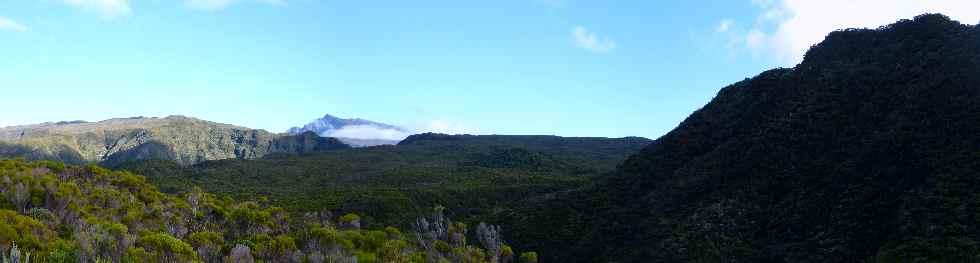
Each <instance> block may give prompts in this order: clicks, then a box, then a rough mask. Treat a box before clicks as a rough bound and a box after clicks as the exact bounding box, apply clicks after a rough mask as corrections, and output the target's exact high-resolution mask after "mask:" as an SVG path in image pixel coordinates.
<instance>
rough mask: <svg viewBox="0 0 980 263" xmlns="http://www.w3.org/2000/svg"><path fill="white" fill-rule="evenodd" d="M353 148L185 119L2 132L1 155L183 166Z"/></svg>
mask: <svg viewBox="0 0 980 263" xmlns="http://www.w3.org/2000/svg"><path fill="white" fill-rule="evenodd" d="M343 148H349V146H348V145H346V144H344V143H342V142H340V141H338V140H337V139H334V138H323V137H319V136H317V135H316V134H313V133H298V134H293V135H287V134H276V133H270V132H267V131H265V130H257V129H250V128H245V127H240V126H235V125H229V124H222V123H216V122H210V121H205V120H200V119H196V118H191V117H185V116H168V117H165V118H147V117H134V118H119V119H109V120H104V121H99V122H84V121H72V122H56V123H43V124H34V125H23V126H12V127H6V128H0V156H11V157H12V156H23V157H25V158H27V159H56V160H62V161H65V162H69V163H88V162H100V163H107V164H113V163H119V162H124V161H129V160H144V159H165V160H173V161H175V162H177V163H179V164H182V165H190V164H196V163H199V162H203V161H207V160H220V159H232V158H235V159H255V158H259V157H262V156H265V155H268V154H270V153H291V154H305V153H311V152H316V151H325V150H332V149H343Z"/></svg>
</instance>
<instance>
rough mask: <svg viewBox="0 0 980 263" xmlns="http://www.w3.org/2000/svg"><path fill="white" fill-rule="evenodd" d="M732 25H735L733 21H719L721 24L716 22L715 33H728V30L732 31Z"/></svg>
mask: <svg viewBox="0 0 980 263" xmlns="http://www.w3.org/2000/svg"><path fill="white" fill-rule="evenodd" d="M732 25H735V20H733V19H724V20H721V22H718V27H716V28H715V31H717V32H719V33H725V32H728V30H729V29H732Z"/></svg>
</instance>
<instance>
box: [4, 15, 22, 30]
mask: <svg viewBox="0 0 980 263" xmlns="http://www.w3.org/2000/svg"><path fill="white" fill-rule="evenodd" d="M27 30H28V28H27V26H24V25H21V24H20V23H17V22H16V21H14V20H11V19H10V18H6V17H2V16H0V31H19V32H23V31H27Z"/></svg>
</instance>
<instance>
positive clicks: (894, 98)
mask: <svg viewBox="0 0 980 263" xmlns="http://www.w3.org/2000/svg"><path fill="white" fill-rule="evenodd" d="M978 101H980V29H978V27H977V26H970V25H963V24H960V23H958V22H955V21H952V20H950V19H949V18H947V17H945V16H943V15H936V14H930V15H922V16H918V17H916V18H915V19H914V20H903V21H899V22H897V23H895V24H892V25H888V26H884V27H881V28H879V29H848V30H842V31H837V32H834V33H831V34H830V35H829V36H827V38H826V39H825V40H824V41H823V42H821V43H820V44H817V45H816V46H814V47H813V48H812V49H811V50H810V51H809V52H808V53H807V54H806V58H805V59H804V61H803V62H802V63H801V64H799V65H797V66H796V67H794V68H790V69H775V70H770V71H767V72H764V73H762V74H760V75H758V76H756V77H754V78H751V79H747V80H745V81H741V82H738V83H735V84H733V85H731V86H728V87H725V88H724V89H722V90H721V91H720V92H719V93H718V95H717V96H716V97H715V98H714V99H713V100H712V101H711V102H710V103H708V104H707V105H706V106H704V108H702V109H700V110H698V111H696V112H694V113H693V114H692V115H691V116H690V117H688V118H687V119H686V120H685V121H684V122H682V123H681V124H680V125H679V126H678V127H677V128H676V129H674V130H673V131H671V132H670V133H668V134H667V135H665V136H664V137H662V138H660V139H658V140H656V141H655V142H654V143H653V144H651V145H650V146H648V147H646V148H645V149H643V150H642V151H641V152H640V153H638V154H636V155H634V156H632V157H630V158H629V160H627V161H626V162H625V163H624V164H623V166H622V168H621V169H620V171H619V172H618V173H617V174H616V175H614V176H610V177H605V178H602V179H601V180H599V182H597V183H595V184H593V185H590V186H589V187H586V188H583V189H580V190H578V191H574V192H569V193H563V194H560V195H558V196H553V197H548V198H538V199H535V201H534V202H527V203H526V204H527V205H526V206H524V207H523V208H522V209H518V210H516V211H514V212H513V213H503V214H504V215H503V216H501V220H511V221H512V222H511V223H505V224H504V225H505V226H513V227H516V229H515V228H510V229H512V230H514V233H515V234H514V236H512V237H514V238H515V240H516V241H517V242H516V243H517V244H521V245H522V246H524V247H525V248H534V249H536V250H538V251H541V252H542V254H543V255H544V259H545V260H547V261H549V262H551V261H560V262H596V261H620V262H977V261H980V258H978V257H980V254H978V253H977V251H980V245H978V244H980V242H978V241H980V228H977V227H976V226H977V224H976V222H977V219H978V218H980V209H977V208H980V195H978V194H977V191H976V189H978V188H980V177H977V174H978V172H980V162H978V160H980V158H978V157H980V151H978V148H977V145H980V136H978V134H980V104H978V103H977V102H978ZM535 222H546V223H540V224H534V223H535Z"/></svg>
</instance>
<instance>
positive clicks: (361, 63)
mask: <svg viewBox="0 0 980 263" xmlns="http://www.w3.org/2000/svg"><path fill="white" fill-rule="evenodd" d="M834 1H837V0H831V2H834ZM823 2H824V3H826V1H823ZM837 2H840V5H841V6H843V7H840V8H843V9H844V10H845V11H843V12H842V11H841V10H840V8H838V9H837V10H834V9H828V8H822V6H824V7H825V6H826V5H818V6H812V5H813V4H810V3H807V2H806V1H799V0H785V1H781V0H744V1H740V0H734V1H733V0H725V1H714V0H703V1H574V0H523V1H504V0H502V1H315V0H189V1H178V0H171V1H164V0H146V1H135V0H132V1H127V0H39V1H3V2H0V58H2V59H0V91H2V94H3V96H2V98H3V104H2V107H3V110H4V112H6V113H5V114H3V117H2V118H0V126H8V125H16V124H27V123H38V122H45V121H61V120H76V119H81V120H89V121H95V120H101V119H106V118H112V117H129V116H167V115H171V114H180V115H188V116H194V117H198V118H202V119H207V120H212V121H218V122H224V123H232V124H238V125H243V126H247V127H253V128H261V129H266V130H270V131H274V132H281V131H284V130H285V129H287V128H289V127H291V126H299V125H301V124H303V123H305V122H308V121H309V120H311V119H313V118H317V117H319V116H321V115H323V114H325V113H330V114H333V115H337V116H342V117H361V118H365V119H370V120H375V121H381V122H387V123H392V124H397V125H402V126H406V127H408V128H410V129H413V130H415V131H429V130H432V131H441V132H471V133H496V134H555V135H562V136H609V137H620V136H644V137H650V138H656V137H659V136H660V135H663V134H664V133H666V132H667V131H669V130H670V129H672V128H673V127H675V126H676V125H677V124H678V123H679V122H680V121H681V120H683V119H684V118H685V117H687V116H688V115H689V114H690V113H691V112H692V111H694V110H696V109H698V108H700V107H701V106H703V105H704V104H705V103H707V102H708V101H709V100H710V99H711V98H712V97H713V96H714V95H715V93H717V91H718V90H719V89H721V88H722V87H724V86H725V85H727V84H730V83H733V82H736V81H739V80H742V79H744V78H747V77H752V76H754V75H756V74H758V73H759V72H762V71H764V70H766V69H769V68H773V67H779V66H792V65H794V64H795V63H797V62H799V58H800V56H801V55H802V52H803V51H805V47H807V46H809V44H807V43H811V42H816V41H819V40H820V39H822V36H823V35H825V34H826V33H827V32H829V31H830V30H833V29H834V28H841V27H875V26H877V25H881V24H886V23H890V22H893V21H895V20H897V19H899V18H910V17H911V16H914V15H916V14H919V13H922V12H944V13H946V14H947V15H950V16H951V17H953V18H954V19H960V20H961V21H963V22H964V23H968V24H976V22H977V21H980V13H977V12H980V11H972V10H980V6H977V4H974V3H970V1H952V0H935V1H880V0H875V1H866V2H867V3H866V4H867V5H862V4H851V2H852V1H842V0H841V1H837ZM858 2H861V1H858ZM884 2H887V3H888V4H887V5H888V6H890V7H889V8H884V10H882V8H876V7H880V6H881V5H883V4H884ZM811 3H812V2H811ZM896 3H897V4H896ZM923 3H925V4H923ZM814 9H816V10H814ZM872 9H874V10H876V13H873V14H871V15H855V14H865V13H864V12H868V11H867V10H872Z"/></svg>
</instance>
